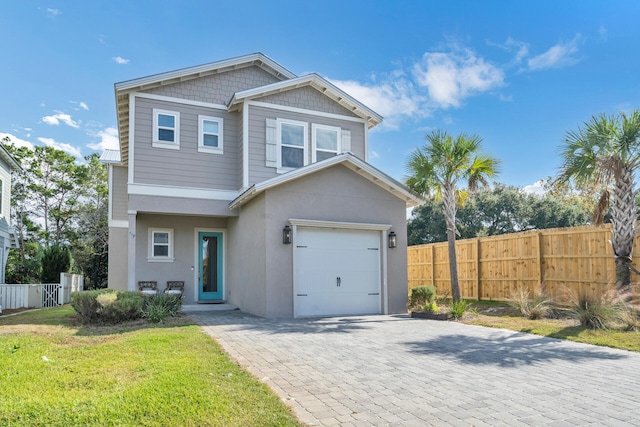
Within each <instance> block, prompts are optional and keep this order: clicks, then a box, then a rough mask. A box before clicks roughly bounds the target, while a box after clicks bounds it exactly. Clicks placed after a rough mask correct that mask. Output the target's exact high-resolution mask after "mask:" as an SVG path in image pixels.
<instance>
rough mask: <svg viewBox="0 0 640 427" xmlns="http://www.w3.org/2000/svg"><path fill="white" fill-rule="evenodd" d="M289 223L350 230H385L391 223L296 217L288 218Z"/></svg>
mask: <svg viewBox="0 0 640 427" xmlns="http://www.w3.org/2000/svg"><path fill="white" fill-rule="evenodd" d="M289 224H291V225H295V226H297V227H316V228H318V227H319V228H340V229H350V230H374V231H387V230H389V229H390V228H391V227H392V225H391V224H370V223H361V222H335V221H322V220H314V219H296V218H290V219H289Z"/></svg>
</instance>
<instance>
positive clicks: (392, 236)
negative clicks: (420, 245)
mask: <svg viewBox="0 0 640 427" xmlns="http://www.w3.org/2000/svg"><path fill="white" fill-rule="evenodd" d="M397 246H398V239H397V238H396V233H395V232H394V231H392V232H391V233H389V248H390V249H394V248H396V247H397Z"/></svg>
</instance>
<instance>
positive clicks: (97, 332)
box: [0, 306, 300, 427]
mask: <svg viewBox="0 0 640 427" xmlns="http://www.w3.org/2000/svg"><path fill="white" fill-rule="evenodd" d="M0 425H2V426H65V427H67V426H76V425H82V426H298V425H300V424H299V423H298V421H297V420H296V418H295V417H294V416H293V415H292V413H291V411H289V410H288V409H287V408H286V407H285V405H284V404H283V403H282V402H281V401H280V400H279V399H278V397H277V396H276V395H275V394H274V393H273V392H272V391H271V390H270V389H269V388H268V387H267V386H265V385H264V384H262V383H260V382H259V381H258V380H257V379H255V378H254V377H253V376H251V374H249V373H247V372H246V371H244V370H243V369H241V368H240V367H239V366H238V365H236V364H235V363H234V362H232V361H231V360H229V358H228V357H227V356H226V355H225V353H224V352H223V351H222V350H221V348H220V347H219V346H218V345H217V344H216V343H215V342H214V341H213V340H211V338H210V337H209V336H207V335H205V334H204V333H202V332H201V331H200V330H199V328H198V327H197V326H196V325H195V324H193V323H192V322H191V321H190V320H189V318H188V317H180V318H176V319H172V320H171V321H169V322H167V323H165V324H163V325H151V324H149V323H146V322H142V321H141V322H135V323H129V324H127V325H126V326H118V327H80V326H78V325H77V324H76V323H75V321H74V311H73V309H72V308H71V307H69V306H64V307H60V308H54V309H46V310H39V311H27V312H24V313H20V314H17V315H15V316H9V317H1V318H0Z"/></svg>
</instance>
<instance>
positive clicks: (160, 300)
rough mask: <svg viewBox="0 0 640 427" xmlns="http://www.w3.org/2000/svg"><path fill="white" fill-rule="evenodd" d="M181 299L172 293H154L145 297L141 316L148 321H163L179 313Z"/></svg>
mask: <svg viewBox="0 0 640 427" xmlns="http://www.w3.org/2000/svg"><path fill="white" fill-rule="evenodd" d="M181 308H182V300H181V299H180V298H179V297H176V296H174V295H167V294H156V295H152V296H150V297H146V298H145V302H144V307H143V309H142V311H143V317H145V318H146V319H148V320H149V321H150V322H153V323H158V322H164V321H165V320H167V318H169V317H175V316H177V315H178V314H179V313H180V309H181Z"/></svg>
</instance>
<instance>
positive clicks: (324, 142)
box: [311, 124, 340, 163]
mask: <svg viewBox="0 0 640 427" xmlns="http://www.w3.org/2000/svg"><path fill="white" fill-rule="evenodd" d="M311 135H312V136H311V138H312V142H313V152H312V154H311V155H312V161H313V162H314V163H315V162H319V161H321V160H325V159H328V158H330V157H333V156H336V155H338V154H340V128H337V127H333V126H324V125H317V124H312V125H311Z"/></svg>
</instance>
